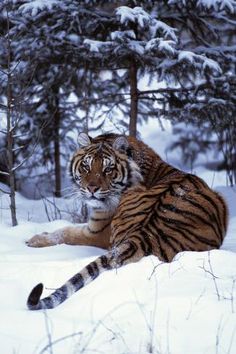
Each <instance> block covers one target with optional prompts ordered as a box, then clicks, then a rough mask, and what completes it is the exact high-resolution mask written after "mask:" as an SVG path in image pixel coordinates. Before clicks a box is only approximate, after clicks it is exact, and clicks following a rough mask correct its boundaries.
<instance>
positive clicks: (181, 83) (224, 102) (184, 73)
mask: <svg viewBox="0 0 236 354" xmlns="http://www.w3.org/2000/svg"><path fill="white" fill-rule="evenodd" d="M235 29H236V2H235V1H233V0H221V1H220V0H189V1H185V0H165V1H151V0H146V1H138V0H137V1H102V0H99V1H96V0H85V1H75V0H51V1H46V0H33V1H29V0H2V1H1V2H0V182H3V183H5V184H6V185H8V186H9V188H8V187H6V188H4V187H3V188H2V189H1V193H8V194H9V197H10V211H11V218H12V224H13V225H16V224H17V214H16V206H15V191H16V190H18V191H19V192H21V193H23V194H24V195H25V196H27V197H30V198H41V197H47V195H49V194H51V193H52V190H53V191H54V195H55V197H60V196H61V195H62V194H63V190H64V187H65V185H66V175H67V165H68V160H69V157H70V155H71V154H72V153H73V151H74V150H75V148H76V138H77V135H78V133H79V132H81V131H84V132H89V133H92V134H96V132H101V131H107V130H108V129H109V130H110V131H115V132H120V133H125V134H130V135H132V136H137V137H139V132H138V131H137V124H138V123H139V124H142V122H146V121H147V120H149V119H153V120H157V121H158V123H159V124H160V125H162V122H163V119H168V120H170V121H171V123H172V126H173V131H174V134H175V136H176V139H175V140H174V141H173V142H172V144H171V146H170V148H171V149H174V148H177V147H178V148H180V149H181V152H182V158H183V159H184V161H185V164H188V166H189V167H190V170H191V169H193V166H194V163H195V161H196V159H197V157H198V155H199V154H200V153H206V152H207V151H209V150H211V151H214V156H213V159H212V161H209V162H208V164H207V167H208V168H211V169H215V170H225V171H226V174H227V180H228V183H229V185H233V184H235V182H236V118H235V117H236V114H235V113H236V112H235V111H236V76H235V71H236V55H235V54H236V30H235ZM144 81H145V85H143V84H141V83H143V82H144ZM144 88H145V89H144ZM108 127H109V128H108Z"/></svg>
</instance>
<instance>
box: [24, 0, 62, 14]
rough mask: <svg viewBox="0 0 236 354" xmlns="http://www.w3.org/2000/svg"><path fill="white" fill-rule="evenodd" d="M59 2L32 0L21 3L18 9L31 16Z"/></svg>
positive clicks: (48, 9) (56, 0)
mask: <svg viewBox="0 0 236 354" xmlns="http://www.w3.org/2000/svg"><path fill="white" fill-rule="evenodd" d="M59 4H60V0H50V1H48V0H33V1H29V2H27V3H26V4H23V5H21V6H20V8H19V10H20V11H21V12H22V14H25V13H29V14H30V15H31V16H36V15H37V14H38V13H39V12H41V11H43V10H46V11H50V10H51V9H52V8H53V7H54V6H55V5H59Z"/></svg>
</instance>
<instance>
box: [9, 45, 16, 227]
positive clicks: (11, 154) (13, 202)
mask: <svg viewBox="0 0 236 354" xmlns="http://www.w3.org/2000/svg"><path fill="white" fill-rule="evenodd" d="M9 50H10V48H9ZM8 56H9V58H8V70H7V167H8V173H9V186H10V210H11V220H12V226H16V225H17V218H16V200H15V171H14V152H13V133H14V125H13V122H12V82H11V81H12V77H11V67H10V52H9V53H8Z"/></svg>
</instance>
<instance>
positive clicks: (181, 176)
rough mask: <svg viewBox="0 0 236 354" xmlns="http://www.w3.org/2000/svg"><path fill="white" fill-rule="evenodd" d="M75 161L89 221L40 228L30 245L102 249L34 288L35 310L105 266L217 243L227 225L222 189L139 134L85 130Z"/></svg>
mask: <svg viewBox="0 0 236 354" xmlns="http://www.w3.org/2000/svg"><path fill="white" fill-rule="evenodd" d="M78 141H79V148H78V150H77V151H76V152H75V153H74V155H73V156H72V159H71V163H70V173H71V177H72V180H73V183H75V186H76V188H77V190H78V196H77V197H78V198H79V199H82V200H83V201H84V202H85V203H86V204H87V205H88V207H89V210H90V216H89V219H88V223H87V224H85V225H83V226H68V227H65V228H62V229H59V230H56V231H55V232H52V233H47V232H44V233H42V234H40V235H35V236H34V237H32V238H31V239H30V240H29V241H28V242H27V245H28V246H30V247H46V246H53V245H56V244H62V243H64V244H69V245H88V246H96V247H100V248H103V249H105V250H106V251H105V252H104V254H103V255H101V256H99V257H98V258H97V259H96V260H94V261H93V262H91V263H89V264H88V265H87V266H85V267H84V268H83V269H82V270H81V271H79V272H78V273H76V274H75V275H73V276H72V277H71V278H70V279H69V280H68V281H67V282H66V283H65V284H64V285H62V286H61V287H59V288H58V289H56V290H55V291H54V292H52V293H51V295H49V296H47V297H45V298H42V299H41V295H42V292H43V284H42V283H40V284H38V285H36V286H35V287H34V288H33V290H32V291H31V293H30V295H29V297H28V300H27V306H28V309H30V310H40V309H52V308H54V307H56V306H57V305H59V304H61V303H63V302H64V301H65V300H66V299H68V298H69V297H70V296H71V295H72V294H74V293H75V292H77V291H78V290H79V289H81V288H83V287H84V286H85V285H87V284H89V283H90V282H92V281H93V280H94V279H95V278H97V277H98V276H99V275H100V274H101V273H102V272H104V271H107V270H112V269H117V268H119V267H121V266H124V265H127V264H129V263H134V262H138V261H139V260H140V259H142V258H143V257H146V256H149V255H154V256H156V257H158V258H159V260H160V261H163V262H171V261H172V260H173V258H174V257H175V256H176V254H178V253H179V252H182V251H199V252H200V251H208V250H211V249H216V248H219V247H220V246H221V244H222V242H223V239H224V237H225V234H226V231H227V225H228V208H227V204H226V202H225V200H224V199H223V197H222V196H221V195H220V194H218V193H217V192H215V191H213V190H212V189H211V188H210V187H208V185H207V184H206V183H205V182H204V181H203V180H202V179H201V178H200V177H198V176H196V175H193V174H190V173H187V172H184V171H181V170H179V169H177V168H175V167H173V166H171V165H170V164H168V163H167V162H165V161H164V160H162V159H161V157H160V156H159V155H158V154H157V153H156V152H155V151H154V150H153V149H151V148H150V147H149V146H147V145H146V144H145V143H144V142H142V141H141V140H138V139H136V138H134V137H131V136H124V135H119V134H111V133H110V134H102V135H99V136H97V137H95V138H92V137H90V136H89V135H87V134H85V133H81V134H80V135H79V138H78Z"/></svg>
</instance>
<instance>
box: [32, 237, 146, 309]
mask: <svg viewBox="0 0 236 354" xmlns="http://www.w3.org/2000/svg"><path fill="white" fill-rule="evenodd" d="M136 251H137V249H136V245H135V244H133V242H126V243H124V244H121V245H119V246H117V247H116V249H115V251H110V252H108V253H107V254H106V255H103V256H100V257H98V258H97V259H96V260H95V261H94V262H91V263H89V264H88V265H87V266H86V267H85V268H83V269H82V270H81V271H80V272H79V273H77V274H75V275H74V276H73V277H72V278H71V279H69V280H68V281H67V282H66V283H65V284H64V285H62V286H61V287H60V288H58V289H56V290H55V291H54V292H53V293H52V294H51V295H49V296H48V297H45V298H43V299H40V297H41V295H42V292H43V284H42V283H40V284H38V285H36V286H35V287H34V288H33V290H32V291H31V293H30V295H29V297H28V300H27V306H28V309H29V310H44V309H45V310H46V309H52V308H54V307H56V306H58V305H60V304H61V303H62V302H64V301H65V300H67V299H68V298H69V297H70V296H71V295H73V294H74V293H75V292H76V291H78V290H80V289H81V288H83V287H84V286H85V285H87V284H89V283H90V282H92V281H93V280H94V279H96V278H97V277H98V276H99V275H100V274H101V273H103V272H104V271H106V270H110V269H114V268H118V267H120V266H122V265H124V264H127V263H131V262H135V261H138V260H139V259H140V257H137V256H136V257H135V253H136ZM129 256H130V257H129Z"/></svg>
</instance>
